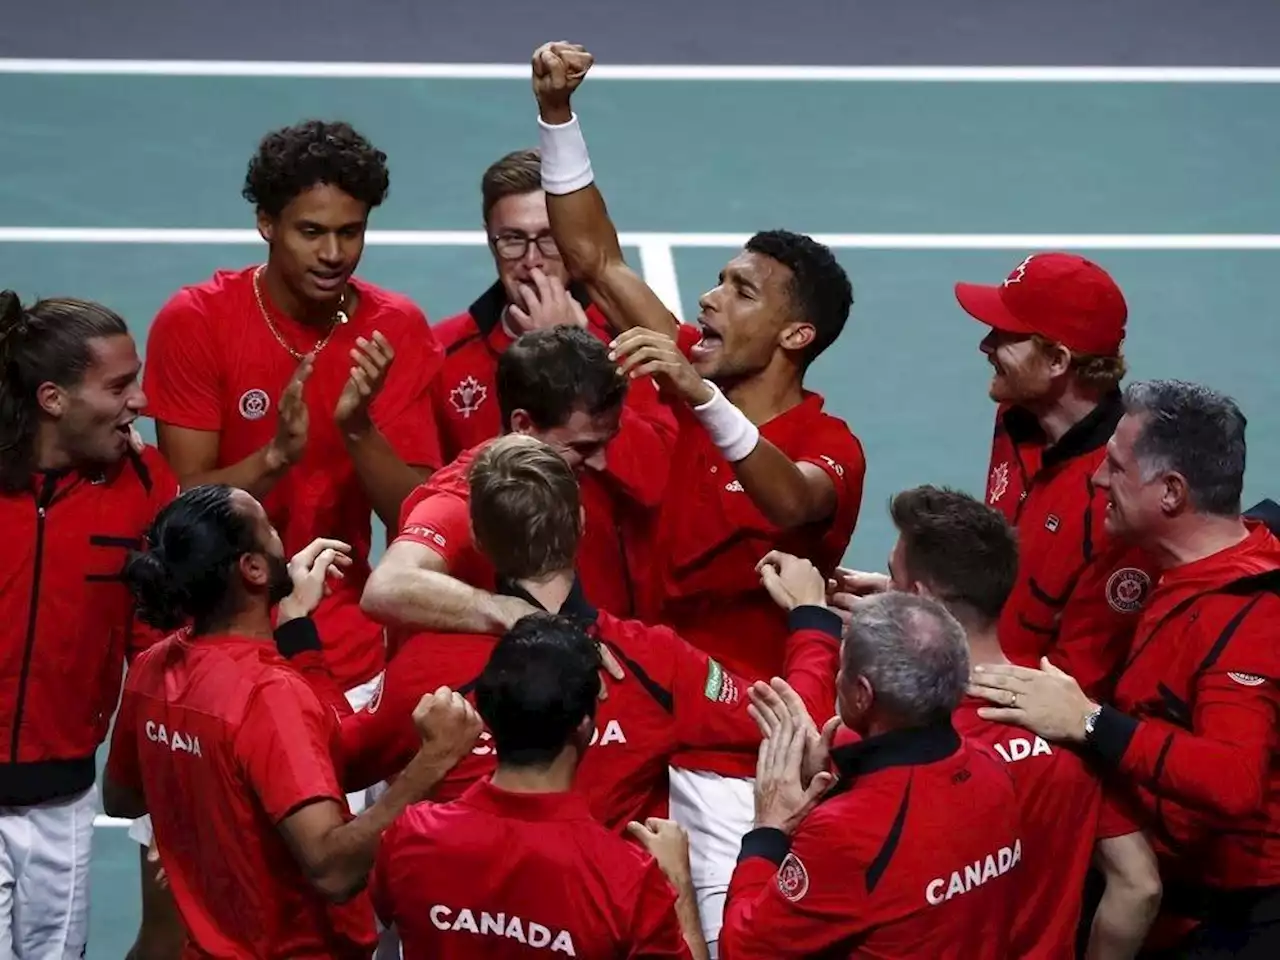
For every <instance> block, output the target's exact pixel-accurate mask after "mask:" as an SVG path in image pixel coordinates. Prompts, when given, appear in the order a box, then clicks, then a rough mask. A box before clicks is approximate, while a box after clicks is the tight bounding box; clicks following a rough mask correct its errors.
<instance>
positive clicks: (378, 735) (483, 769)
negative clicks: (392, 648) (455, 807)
mask: <svg viewBox="0 0 1280 960" xmlns="http://www.w3.org/2000/svg"><path fill="white" fill-rule="evenodd" d="M509 591H510V592H518V591H516V590H515V588H509ZM522 595H523V596H525V598H526V599H529V600H531V601H532V598H531V597H529V596H528V595H527V594H522ZM560 613H562V614H564V615H565V616H569V617H572V618H573V619H575V620H577V621H578V622H580V623H583V624H584V625H586V626H587V627H588V629H589V630H591V631H592V632H593V634H594V635H595V636H596V637H598V638H599V639H600V640H601V641H602V642H603V643H605V644H606V645H608V647H609V649H610V650H612V651H613V653H614V655H615V656H616V657H617V658H618V660H619V662H620V663H621V664H622V667H623V670H624V671H625V672H626V674H627V677H626V679H624V680H622V681H615V680H613V679H612V678H608V679H606V683H607V685H608V694H609V695H608V697H607V698H606V699H605V700H603V701H601V702H600V704H599V705H598V707H597V710H596V718H595V723H596V729H595V737H594V740H593V743H592V746H591V749H590V750H588V751H587V753H586V756H585V757H584V758H583V761H582V764H581V766H580V768H579V774H578V789H580V790H581V791H583V793H584V794H585V795H586V797H587V799H588V801H589V803H590V807H591V812H592V814H593V815H594V816H595V817H596V819H597V820H599V821H600V822H601V823H603V824H604V825H605V826H606V827H608V828H609V829H611V830H619V831H620V830H623V829H624V828H625V827H626V825H627V823H628V822H629V821H631V820H640V821H643V820H644V819H645V818H646V817H652V816H662V817H665V816H666V815H667V765H668V763H669V762H670V759H671V757H672V756H673V755H674V754H675V753H677V752H678V751H681V750H688V749H720V750H728V751H737V752H740V753H741V754H742V755H743V756H745V757H751V758H754V757H755V756H756V753H757V748H758V747H759V745H760V731H759V728H758V727H757V726H756V723H755V721H754V720H752V719H751V715H750V714H749V713H748V712H747V703H748V700H747V692H746V681H744V680H743V679H742V678H741V677H738V676H735V675H733V674H732V673H731V672H730V671H728V670H726V669H725V668H724V667H723V666H721V665H720V664H719V663H717V662H716V661H715V660H713V659H711V658H710V657H708V656H707V655H706V654H705V653H703V652H701V651H700V650H697V649H695V648H694V647H691V646H690V645H689V644H687V643H685V642H684V641H683V640H682V639H681V638H680V637H679V636H677V635H676V634H675V633H673V632H672V631H671V630H670V629H668V628H666V627H648V626H645V625H644V624H642V623H638V622H637V621H634V620H619V619H617V618H616V617H613V616H611V615H609V614H608V613H605V612H603V611H599V610H596V609H595V608H594V607H592V605H591V604H590V603H589V602H588V601H587V599H586V597H585V596H584V594H583V592H582V591H581V590H580V589H578V588H576V587H575V589H574V591H573V592H572V593H571V594H570V596H569V598H568V599H567V600H566V601H565V603H564V605H563V606H562V607H561V608H560ZM791 626H792V627H793V633H792V635H791V637H790V638H789V639H788V640H787V643H786V657H785V667H784V670H785V673H784V676H786V678H787V680H788V681H789V682H790V683H791V684H792V686H793V687H795V689H796V692H797V693H799V694H800V696H801V697H802V698H803V699H804V700H805V703H806V706H808V708H809V710H810V712H811V713H812V714H813V715H814V716H821V717H828V716H831V715H832V713H833V710H834V706H835V675H836V670H837V668H838V666H839V665H838V660H839V650H840V644H839V636H840V621H839V618H838V617H836V616H835V615H834V614H832V613H830V612H829V611H822V610H817V609H815V608H812V607H808V608H798V610H797V611H796V612H794V613H793V616H792V618H791ZM496 640H497V638H496V637H491V636H478V635H471V634H429V633H422V634H417V635H415V636H413V637H411V638H410V639H409V640H408V641H407V642H406V643H405V644H404V645H403V646H402V647H401V648H400V650H399V651H397V653H396V655H395V656H394V657H392V658H391V661H390V663H388V665H387V672H386V674H385V675H384V677H383V679H382V686H381V688H380V690H379V692H378V693H377V694H375V696H374V698H373V700H372V701H371V702H370V703H369V705H368V706H367V707H366V708H365V709H363V710H361V711H359V712H357V713H356V714H354V715H353V716H352V717H350V718H348V719H346V720H345V721H344V722H343V725H342V742H343V754H344V756H345V757H347V758H348V760H347V767H346V771H347V773H346V776H345V777H344V783H346V784H347V785H349V786H360V785H363V784H367V783H374V782H376V781H378V780H380V779H383V778H385V777H387V776H390V775H392V774H394V773H395V772H397V771H399V770H401V769H402V768H403V767H404V765H405V764H406V763H408V761H409V760H410V759H411V758H412V756H413V754H414V752H415V751H416V750H417V749H418V744H419V735H418V733H417V730H416V728H415V727H414V725H413V719H412V715H413V709H414V707H415V706H416V705H417V703H418V700H419V698H420V697H421V696H422V693H423V691H425V690H434V689H436V688H437V687H439V686H440V685H442V684H443V685H445V686H448V687H450V688H451V689H454V690H458V691H460V692H462V693H464V694H466V695H471V693H472V692H473V691H474V689H475V685H476V682H477V680H478V679H479V677H480V674H481V672H482V671H483V670H484V667H485V664H486V663H487V662H488V660H489V655H490V653H491V652H492V650H493V645H494V643H495V642H496ZM489 741H490V736H489V733H488V731H485V732H484V733H482V734H481V736H480V742H479V743H478V744H477V745H476V747H475V748H474V749H473V750H472V753H471V755H470V756H469V757H467V758H466V759H464V760H463V761H462V762H461V763H459V764H458V765H457V766H455V767H454V768H453V769H452V770H451V771H450V772H449V773H448V774H447V775H446V777H445V779H444V781H442V783H441V785H440V787H438V788H437V791H436V795H435V796H436V799H439V800H449V799H453V798H455V797H457V796H459V795H460V794H461V792H462V791H463V790H464V789H466V788H467V787H468V786H470V784H472V783H473V782H475V781H476V780H477V779H479V778H481V777H484V776H487V775H488V774H489V773H491V772H492V770H493V766H494V760H495V758H494V755H493V748H492V747H491V746H490V745H489Z"/></svg>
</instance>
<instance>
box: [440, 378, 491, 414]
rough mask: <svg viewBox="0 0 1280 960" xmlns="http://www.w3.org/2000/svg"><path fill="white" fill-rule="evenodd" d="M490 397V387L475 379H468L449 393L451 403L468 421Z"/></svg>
mask: <svg viewBox="0 0 1280 960" xmlns="http://www.w3.org/2000/svg"><path fill="white" fill-rule="evenodd" d="M488 395H489V388H488V387H486V386H485V385H484V384H483V383H481V382H480V381H479V380H477V379H476V378H475V377H467V378H466V379H465V380H463V381H462V382H461V383H459V384H458V385H457V386H456V387H454V388H453V389H452V390H450V391H449V402H450V403H451V404H453V409H455V410H457V411H458V413H460V414H462V416H463V419H466V418H467V417H469V416H471V415H472V414H473V413H475V412H476V411H477V410H479V409H480V404H482V403H484V400H485V397H487V396H488Z"/></svg>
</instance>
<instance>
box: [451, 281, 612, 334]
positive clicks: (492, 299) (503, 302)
mask: <svg viewBox="0 0 1280 960" xmlns="http://www.w3.org/2000/svg"><path fill="white" fill-rule="evenodd" d="M569 294H570V296H572V297H573V299H575V300H577V301H578V303H579V304H580V305H581V307H582V309H583V310H586V309H587V307H589V306H591V298H590V297H589V296H587V290H586V288H585V287H584V286H582V284H580V283H571V284H569ZM509 302H510V301H509V300H508V299H507V290H506V288H505V287H504V286H503V285H502V282H501V281H495V282H494V284H493V286H491V287H490V288H489V289H488V290H486V291H485V292H484V293H482V294H480V296H479V297H477V298H476V300H475V302H474V303H472V304H471V306H469V307H468V308H467V313H469V314H471V319H472V320H474V321H475V323H476V329H477V330H479V331H480V333H481V334H482V335H483V336H488V335H489V334H490V333H492V332H493V331H494V329H495V328H496V327H497V326H498V324H500V323H501V322H502V314H503V312H504V311H505V310H506V309H507V304H508V303H509Z"/></svg>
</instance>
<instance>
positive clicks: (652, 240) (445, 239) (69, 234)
mask: <svg viewBox="0 0 1280 960" xmlns="http://www.w3.org/2000/svg"><path fill="white" fill-rule="evenodd" d="M749 236H750V234H747V233H667V232H657V233H648V232H635V231H628V232H623V233H621V234H619V239H620V240H621V241H622V245H623V246H625V247H639V248H640V249H641V251H642V253H641V258H642V260H643V258H644V253H643V251H644V249H645V248H646V247H647V248H649V249H650V250H651V251H652V252H651V254H650V255H651V256H653V257H654V258H655V262H656V263H659V264H660V263H661V261H660V260H658V259H657V257H658V254H657V253H656V251H657V250H658V248H661V247H740V246H742V244H743V243H745V242H746V240H747V238H748V237H749ZM812 236H813V238H814V239H815V240H817V241H818V242H819V243H825V244H826V245H827V246H829V247H839V248H845V249H864V250H1047V249H1077V250H1078V249H1085V248H1088V249H1095V250H1277V249H1280V234H1275V233H815V234H812ZM366 242H367V243H368V244H369V245H370V246H375V247H376V246H387V247H397V246H399V247H405V246H407V247H473V246H484V245H485V243H487V242H488V241H487V240H486V238H485V234H484V231H482V230H370V231H369V233H368V234H367V236H366ZM0 243H106V244H124V243H154V244H169V243H177V244H201V245H222V244H261V243H262V238H261V237H260V236H259V235H258V232H257V231H256V230H206V229H184V228H172V229H170V228H149V227H118V228H117V227H102V228H98V227H3V226H0Z"/></svg>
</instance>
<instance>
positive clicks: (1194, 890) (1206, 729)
mask: <svg viewBox="0 0 1280 960" xmlns="http://www.w3.org/2000/svg"><path fill="white" fill-rule="evenodd" d="M1278 620H1280V540H1277V538H1276V537H1275V536H1274V535H1273V534H1272V533H1271V531H1269V530H1268V529H1267V528H1266V527H1265V526H1262V525H1261V524H1258V523H1255V522H1250V523H1249V535H1248V537H1247V538H1246V539H1245V540H1244V541H1242V542H1241V543H1239V544H1237V545H1235V546H1233V547H1228V548H1227V549H1225V550H1222V551H1219V552H1218V553H1216V554H1213V555H1211V556H1208V557H1205V558H1203V559H1201V560H1197V561H1195V562H1193V563H1188V564H1184V565H1182V566H1179V567H1174V568H1172V569H1169V570H1166V571H1165V572H1164V574H1163V575H1162V576H1161V578H1160V581H1159V583H1158V584H1157V585H1156V589H1155V592H1154V593H1153V594H1152V596H1151V600H1150V602H1149V603H1148V605H1147V609H1146V611H1145V613H1144V614H1143V618H1142V623H1141V624H1140V625H1139V627H1138V631H1137V634H1136V636H1135V637H1134V644H1133V650H1132V652H1131V653H1130V654H1129V658H1128V661H1127V662H1126V663H1125V665H1124V671H1123V672H1122V673H1121V675H1120V680H1119V683H1118V685H1117V687H1116V694H1115V699H1114V701H1113V703H1114V707H1115V709H1114V710H1113V709H1111V708H1104V710H1103V713H1102V716H1101V717H1099V719H1098V723H1097V727H1096V729H1095V732H1094V740H1095V746H1096V749H1097V750H1098V751H1099V753H1100V754H1101V755H1102V756H1103V757H1104V758H1105V759H1107V760H1109V761H1110V762H1111V763H1112V764H1113V765H1115V766H1117V767H1118V768H1119V772H1120V777H1119V778H1118V782H1117V786H1118V787H1120V788H1123V789H1125V790H1126V792H1127V794H1128V795H1129V797H1130V798H1131V799H1133V800H1135V801H1136V802H1137V803H1138V804H1139V805H1140V807H1141V809H1142V812H1143V813H1144V814H1145V819H1144V820H1143V826H1144V828H1145V829H1146V832H1147V835H1148V837H1149V838H1150V840H1151V843H1152V845H1153V846H1154V847H1155V848H1156V852H1157V854H1159V855H1160V861H1161V863H1160V867H1161V874H1162V876H1163V878H1164V880H1165V894H1164V906H1165V907H1166V908H1167V909H1169V910H1171V911H1172V912H1175V913H1181V914H1182V915H1184V916H1196V915H1198V914H1200V913H1201V912H1202V911H1206V910H1207V911H1213V910H1214V909H1218V910H1221V909H1222V906H1223V905H1222V903H1221V902H1220V898H1222V897H1223V895H1224V894H1225V893H1235V894H1240V893H1242V892H1247V891H1251V890H1257V889H1259V888H1266V887H1271V888H1276V887H1280V728H1277V724H1276V717H1277V716H1280V647H1278V646H1277V644H1276V623H1277V621H1278Z"/></svg>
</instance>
